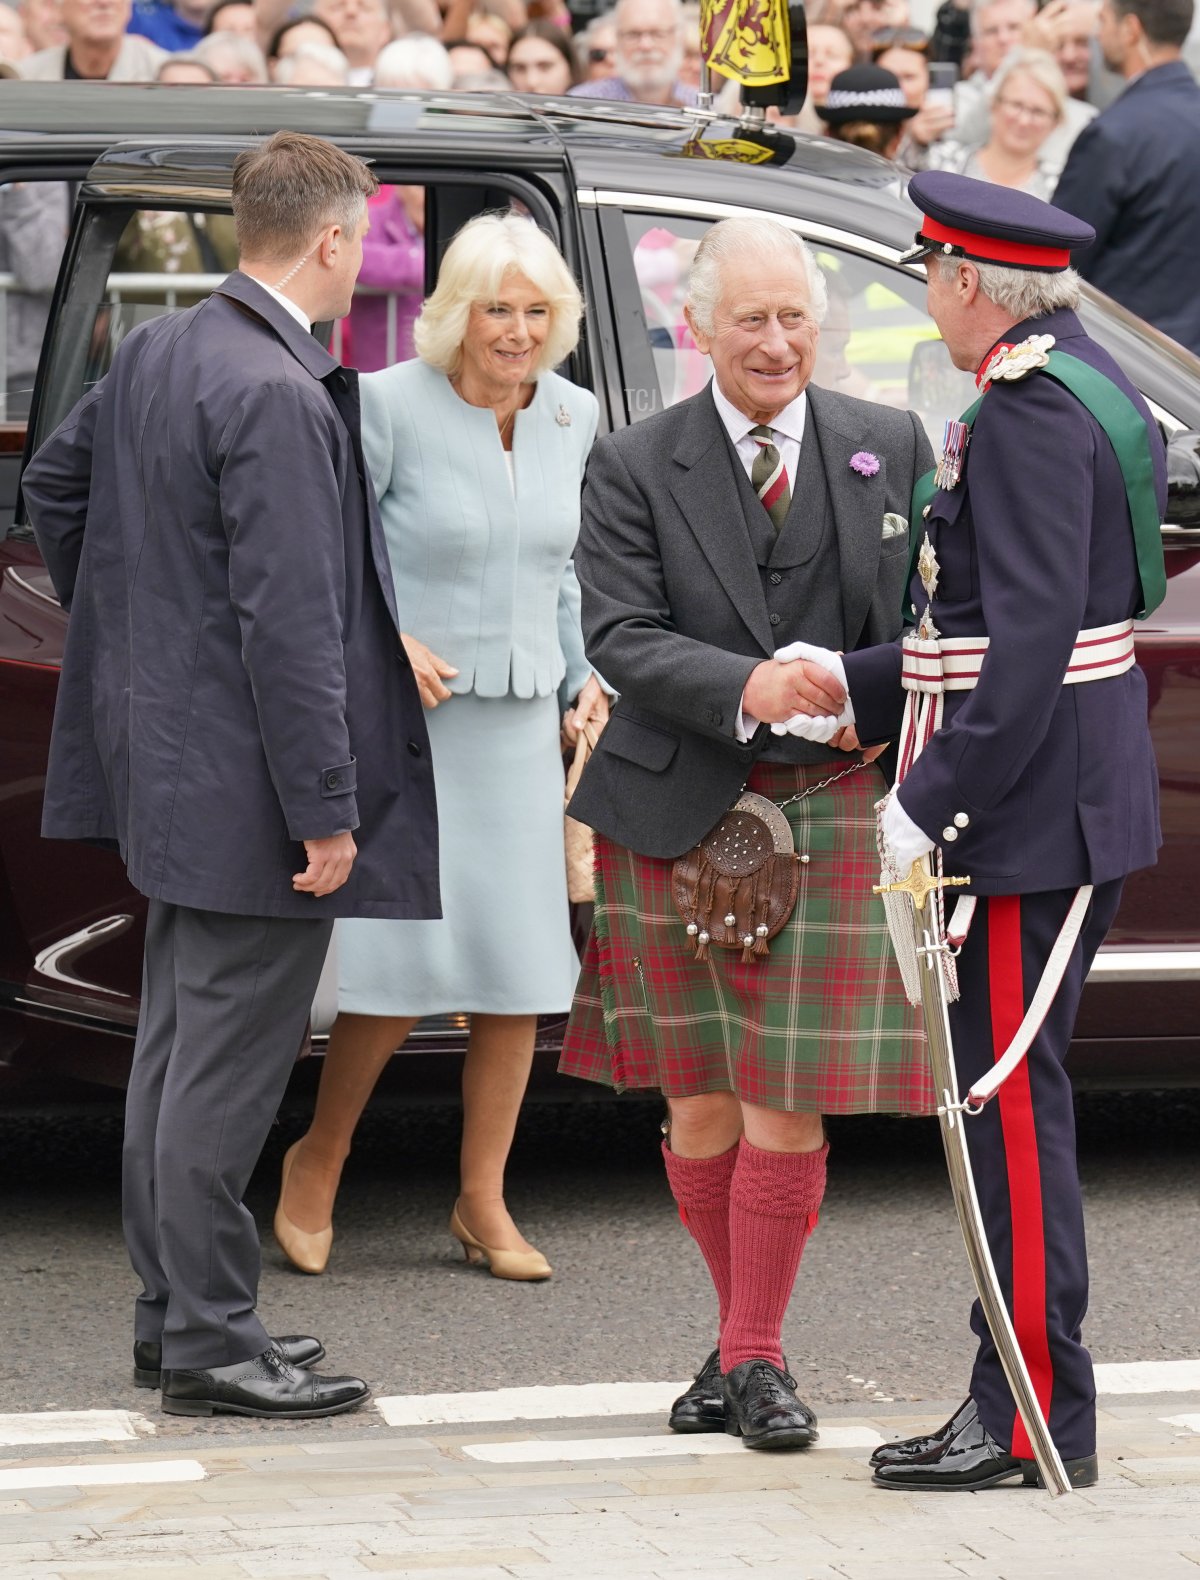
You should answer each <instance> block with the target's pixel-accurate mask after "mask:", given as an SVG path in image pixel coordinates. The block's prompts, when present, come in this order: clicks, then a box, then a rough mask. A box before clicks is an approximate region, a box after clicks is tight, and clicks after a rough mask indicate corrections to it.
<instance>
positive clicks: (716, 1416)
mask: <svg viewBox="0 0 1200 1580" xmlns="http://www.w3.org/2000/svg"><path fill="white" fill-rule="evenodd" d="M667 1425H668V1426H669V1427H670V1428H671V1430H672V1432H723V1431H724V1430H725V1395H724V1393H723V1391H722V1389H721V1352H720V1350H714V1351H713V1352H712V1354H711V1355H710V1356H709V1357H708V1359H707V1360H706V1361H705V1363H704V1365H703V1366H701V1368H700V1370H699V1371H698V1372H697V1373H696V1375H695V1377H694V1378H693V1379H692V1386H691V1387H690V1388H689V1389H688V1390H687V1392H686V1393H681V1394H680V1395H679V1398H678V1399H676V1401H675V1403H674V1404H673V1405H672V1406H671V1414H670V1416H669V1417H668V1419H667Z"/></svg>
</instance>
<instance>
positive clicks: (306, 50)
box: [275, 44, 350, 88]
mask: <svg viewBox="0 0 1200 1580" xmlns="http://www.w3.org/2000/svg"><path fill="white" fill-rule="evenodd" d="M306 60H307V61H311V62H313V64H314V65H317V66H324V68H325V70H326V71H328V72H331V73H332V74H333V75H334V76H336V77H338V78H339V79H340V81H342V82H349V80H350V62H349V61H348V60H347V59H346V57H345V55H343V54H342V52H341V50H340V49H335V48H334V47H333V45H332V44H301V45H299V46H298V48H296V49H294V50H293V51H292V53H291V54H290V55H285V56H284V57H283V59H282V60H281V61H280V62H279V64H278V65H277V66H276V67H275V81H276V83H277V84H278V85H279V86H280V87H281V88H286V87H287V85H288V83H290V82H291V80H292V78H293V77H294V76H295V75H296V73H297V71H298V70H299V69H300V66H301V65H302V64H303V62H304V61H306Z"/></svg>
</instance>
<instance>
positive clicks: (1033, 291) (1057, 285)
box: [930, 253, 1080, 324]
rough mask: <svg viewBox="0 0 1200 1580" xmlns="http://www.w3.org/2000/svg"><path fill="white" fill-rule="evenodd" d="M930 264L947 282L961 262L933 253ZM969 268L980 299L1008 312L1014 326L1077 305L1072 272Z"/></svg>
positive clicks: (987, 266) (1076, 286) (1076, 283)
mask: <svg viewBox="0 0 1200 1580" xmlns="http://www.w3.org/2000/svg"><path fill="white" fill-rule="evenodd" d="M965 261H967V262H971V261H972V260H970V259H967V260H965ZM930 262H932V263H934V264H936V265H937V267H938V270H939V272H940V273H941V276H942V278H943V280H949V279H950V278H951V276H952V275H953V274H954V272H955V271H956V270H957V268H958V266H959V264H960V263H962V262H964V260H963V259H961V258H954V257H949V258H948V257H947V256H946V255H945V254H944V253H935V254H934V255H933V258H932V259H931V260H930ZM973 267H974V268H976V269H978V271H979V289H980V290H981V291H982V292H983V294H984V296H986V297H987V299H988V301H989V302H995V304H996V306H997V307H1002V308H1003V309H1004V311H1005V312H1006V313H1011V314H1012V319H1013V323H1014V324H1019V323H1022V322H1023V321H1024V320H1025V319H1026V318H1040V317H1042V315H1043V314H1044V313H1053V312H1057V311H1058V309H1059V308H1063V307H1066V308H1070V309H1071V310H1072V311H1073V310H1074V309H1075V308H1076V307H1078V306H1079V286H1080V279H1079V276H1078V275H1077V274H1076V272H1075V270H1074V269H1062V270H1059V271H1058V272H1056V273H1054V274H1043V273H1040V272H1039V271H1038V270H1036V269H1010V268H1008V267H1006V266H1005V265H1003V264H999V263H975V264H973Z"/></svg>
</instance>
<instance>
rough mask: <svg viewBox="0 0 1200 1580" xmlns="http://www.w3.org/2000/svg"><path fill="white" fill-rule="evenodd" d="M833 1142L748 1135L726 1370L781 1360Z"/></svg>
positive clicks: (724, 1344) (732, 1205) (733, 1199)
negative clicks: (789, 1147) (755, 1139)
mask: <svg viewBox="0 0 1200 1580" xmlns="http://www.w3.org/2000/svg"><path fill="white" fill-rule="evenodd" d="M828 1153H829V1143H828V1142H826V1143H825V1145H824V1146H823V1147H821V1149H820V1150H819V1151H818V1152H763V1151H760V1149H759V1148H758V1147H752V1146H751V1145H750V1143H749V1142H748V1141H747V1140H746V1138H745V1137H744V1136H743V1137H742V1141H741V1146H740V1149H739V1151H738V1160H737V1167H736V1168H735V1169H734V1171H733V1180H732V1181H731V1183H730V1187H729V1251H730V1297H729V1315H728V1317H727V1318H726V1320H725V1322H724V1323H723V1325H722V1327H721V1370H722V1371H723V1372H727V1371H732V1369H733V1368H734V1367H735V1366H740V1365H741V1363H742V1362H743V1361H750V1360H767V1361H771V1362H772V1363H773V1364H774V1365H776V1366H780V1367H782V1365H783V1350H782V1346H781V1336H782V1332H783V1314H784V1312H785V1311H786V1310H787V1303H788V1301H789V1299H790V1298H791V1294H792V1285H793V1284H794V1283H795V1282H796V1270H797V1268H798V1267H799V1266H800V1258H801V1256H802V1255H803V1254H804V1246H805V1243H806V1242H807V1240H808V1237H809V1235H810V1234H811V1233H812V1232H813V1230H814V1229H815V1228H816V1226H817V1212H818V1210H819V1208H820V1206H821V1198H822V1197H823V1196H824V1194H825V1159H826V1157H827V1156H828Z"/></svg>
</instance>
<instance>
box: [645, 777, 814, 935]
mask: <svg viewBox="0 0 1200 1580" xmlns="http://www.w3.org/2000/svg"><path fill="white" fill-rule="evenodd" d="M799 883H800V878H799V869H798V867H797V863H796V845H795V841H794V840H793V838H792V826H791V824H790V823H789V822H788V820H787V816H786V815H785V813H784V812H783V811H781V810H780V808H779V807H777V806H776V805H775V803H774V801H769V800H768V799H767V798H766V796H761V795H756V794H755V793H754V792H753V791H752V790H750V791H745V792H743V794H742V795H741V796H739V797H738V799H737V801H736V802H735V803H734V805H733V806H732V807H731V808H730V810H729V811H728V812H726V814H725V816H724V817H723V818H722V819H721V821H720V822H719V823H718V824H717V826H716V827H715V828H713V829H711V830H710V831H709V832H708V833H707V834H706V835H705V836H704V838H703V839H702V840H701V841H700V843H699V844H698V845H693V846H692V848H691V850H689V851H687V852H685V854H684V855H682V856H680V857H679V859H678V860H677V861H676V863H675V866H674V868H673V869H672V873H671V895H672V898H673V899H674V901H675V908H676V910H677V911H678V912H679V914H680V916H681V917H682V918H683V921H684V925H685V927H686V929H687V935H688V937H689V938H690V939H691V940H692V944H693V946H694V948H695V951H696V959H697V960H703V959H705V958H706V956H707V954H708V949H709V945H710V944H714V945H716V946H717V947H718V948H720V949H740V950H741V951H742V963H743V964H744V965H749V964H750V963H751V962H752V961H754V960H760V959H762V958H763V957H764V956H765V955H768V954H769V953H770V949H769V947H768V946H769V944H770V940H771V939H772V938H774V937H775V935H776V933H778V932H779V931H780V930H781V928H782V927H783V925H784V923H785V922H786V921H787V919H788V917H789V916H790V915H791V914H792V911H793V910H794V909H795V905H796V894H797V890H798V888H799Z"/></svg>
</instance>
